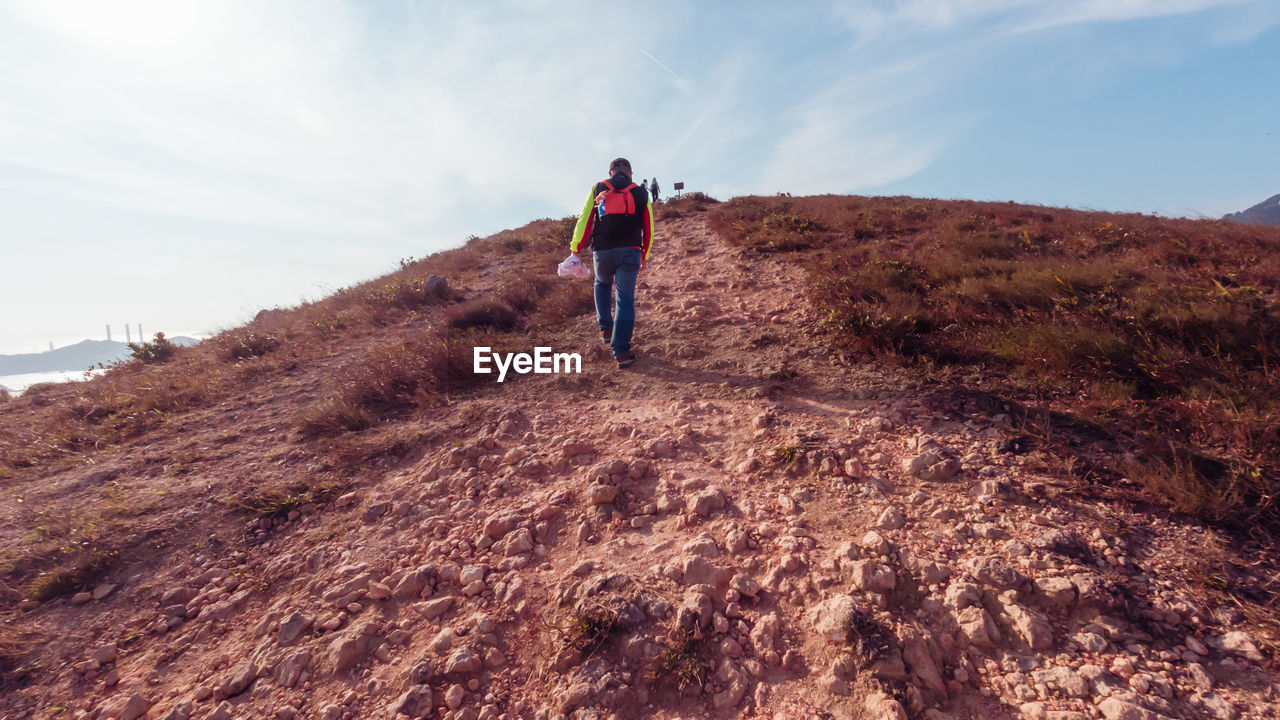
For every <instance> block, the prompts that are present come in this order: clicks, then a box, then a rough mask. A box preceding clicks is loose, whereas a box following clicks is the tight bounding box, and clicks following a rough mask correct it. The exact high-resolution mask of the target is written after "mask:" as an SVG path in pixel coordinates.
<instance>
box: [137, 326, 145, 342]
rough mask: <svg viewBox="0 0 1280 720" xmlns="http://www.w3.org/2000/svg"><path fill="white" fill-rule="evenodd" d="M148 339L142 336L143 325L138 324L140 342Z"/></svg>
mask: <svg viewBox="0 0 1280 720" xmlns="http://www.w3.org/2000/svg"><path fill="white" fill-rule="evenodd" d="M146 338H147V336H146V335H143V334H142V323H138V342H143V341H145V340H146Z"/></svg>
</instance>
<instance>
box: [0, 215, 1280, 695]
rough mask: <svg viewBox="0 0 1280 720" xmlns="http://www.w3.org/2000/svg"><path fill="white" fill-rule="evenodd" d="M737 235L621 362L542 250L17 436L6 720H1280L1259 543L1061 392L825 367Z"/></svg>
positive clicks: (549, 245) (794, 286)
mask: <svg viewBox="0 0 1280 720" xmlns="http://www.w3.org/2000/svg"><path fill="white" fill-rule="evenodd" d="M735 202H736V201H735ZM867 202H868V203H869V205H868V207H878V206H877V205H875V202H876V201H867ZM740 209H741V206H729V207H717V206H715V205H712V204H710V203H709V202H707V201H703V200H700V199H698V198H689V199H686V200H685V201H683V202H681V203H677V204H671V205H668V206H666V207H665V208H664V209H663V213H664V215H665V217H664V218H663V219H662V222H661V224H660V230H659V234H658V237H657V240H656V244H655V247H656V249H655V261H654V263H653V265H652V266H651V268H650V269H649V270H647V271H646V272H645V273H644V274H643V275H642V278H641V288H640V290H639V292H638V296H639V305H640V316H639V324H638V328H637V345H638V349H639V352H640V357H641V359H640V361H639V362H638V363H637V364H636V365H635V366H634V367H633V368H632V369H631V370H628V371H619V370H617V368H616V367H614V365H613V363H612V362H611V359H610V358H609V356H608V353H607V350H606V349H605V348H604V347H603V346H601V345H600V344H599V340H598V335H597V333H596V332H595V329H594V325H593V323H592V321H591V316H590V314H589V312H588V309H589V307H590V305H589V302H590V301H589V299H588V294H587V293H588V292H589V284H588V283H586V282H584V281H570V280H565V279H550V278H547V277H546V274H547V273H549V272H550V268H552V267H554V262H555V261H556V260H558V259H559V257H558V256H559V255H560V254H562V253H563V249H562V248H563V247H564V245H565V243H566V238H565V235H566V233H567V230H568V225H567V223H564V222H555V221H540V222H538V223H534V224H532V225H530V226H528V227H526V228H522V229H520V230H517V231H507V232H505V233H500V234H499V235H497V236H494V237H492V238H486V239H483V240H476V241H473V242H472V243H471V244H470V245H469V246H468V247H467V248H463V249H462V250H459V251H451V252H449V253H444V254H441V255H439V256H434V257H432V258H428V259H425V260H420V261H405V262H404V263H403V268H402V270H401V271H400V272H398V273H396V274H393V275H391V276H388V277H387V278H382V279H380V280H378V281H374V282H372V283H369V284H367V285H365V286H361V287H357V288H351V289H347V290H344V291H342V292H340V293H339V294H338V295H337V296H335V297H334V298H330V299H328V300H326V301H323V302H321V303H317V304H313V305H308V306H305V307H302V308H297V309H294V310H288V311H273V312H269V313H264V314H263V315H261V316H260V317H259V318H258V319H256V320H255V321H254V322H253V323H251V324H250V325H249V326H247V327H245V328H241V329H237V330H235V331H231V332H229V333H226V334H224V335H223V336H220V337H218V338H214V339H213V340H211V341H208V342H206V343H204V344H203V345H202V346H200V347H197V348H191V349H186V350H183V351H181V352H180V353H179V355H178V356H177V357H176V358H175V359H174V360H173V361H171V362H170V363H169V364H167V365H164V366H141V365H133V366H128V367H125V368H121V369H119V370H116V371H113V372H111V373H108V374H107V375H106V376H105V377H103V378H99V379H95V380H93V381H90V382H89V383H86V384H84V385H77V386H60V387H51V388H44V389H42V390H41V392H38V393H36V394H34V395H32V396H30V397H25V396H24V397H22V398H18V399H14V400H10V401H8V402H7V403H5V404H4V405H0V425H2V426H3V428H4V430H5V433H4V436H3V440H2V441H0V461H3V462H2V463H0V469H2V470H0V483H2V487H3V489H4V495H3V499H2V500H0V502H2V505H0V508H2V509H0V513H2V515H0V546H2V547H3V548H4V550H5V566H4V581H5V582H6V583H7V585H5V586H3V587H0V595H2V596H3V598H2V599H0V602H2V603H3V608H4V614H5V635H4V636H3V637H0V641H2V642H3V646H4V648H3V649H4V653H3V659H4V661H5V665H4V667H3V670H4V672H5V682H6V686H7V687H6V691H5V693H4V694H3V700H2V701H0V703H2V705H0V714H2V715H3V716H4V717H14V718H24V717H41V718H45V717H82V718H100V717H122V718H127V719H128V720H133V719H134V718H137V717H142V716H143V715H144V714H145V715H146V716H147V717H152V718H174V719H177V718H186V717H190V718H206V717H212V718H222V719H229V718H248V717H278V718H285V719H287V718H290V717H295V716H296V717H301V718H324V719H325V720H338V719H339V718H364V717H395V716H396V714H397V713H400V714H402V715H405V716H410V717H450V718H456V719H461V718H469V719H471V720H476V719H481V720H492V719H494V718H500V717H507V718H517V717H518V718H538V719H539V720H545V719H546V718H551V717H560V716H566V717H575V718H588V717H593V718H594V717H623V718H633V717H653V718H676V717H739V716H744V715H749V716H760V717H772V718H822V717H855V718H863V717H865V718H896V717H904V716H909V717H927V718H931V720H937V719H938V718H946V717H953V718H961V717H965V718H967V717H983V718H1001V717H1010V718H1014V717H1027V718H1041V717H1044V718H1049V717H1052V718H1060V719H1065V718H1075V717H1107V718H1121V717H1123V718H1130V717H1132V718H1160V717H1183V718H1201V717H1213V718H1231V717H1273V716H1275V714H1276V712H1277V711H1280V694H1278V693H1280V687H1277V686H1276V684H1275V677H1276V674H1275V673H1276V669H1277V666H1276V657H1275V655H1274V650H1275V647H1276V643H1277V641H1278V640H1280V638H1277V635H1276V634H1275V628H1276V625H1275V610H1274V599H1275V592H1276V582H1277V581H1276V567H1275V564H1274V563H1275V559H1274V554H1270V555H1269V554H1268V552H1269V549H1270V548H1272V547H1273V546H1271V545H1268V544H1266V542H1267V539H1266V538H1260V539H1259V540H1258V541H1257V542H1250V541H1248V539H1247V537H1245V536H1243V535H1241V534H1238V533H1236V534H1233V532H1234V531H1232V530H1231V528H1228V527H1225V526H1215V525H1207V524H1205V523H1204V522H1203V521H1200V520H1197V519H1195V518H1194V517H1191V516H1184V515H1178V514H1174V513H1172V512H1170V511H1167V510H1164V509H1162V508H1161V507H1160V506H1159V505H1157V504H1153V503H1151V502H1148V501H1147V498H1145V497H1144V496H1143V495H1142V494H1141V492H1140V488H1139V487H1138V486H1137V485H1136V484H1134V483H1132V482H1128V481H1126V480H1123V479H1111V480H1108V481H1107V482H1105V483H1104V482H1099V481H1098V479H1097V477H1098V476H1097V475H1096V474H1095V475H1089V474H1081V473H1076V472H1073V470H1078V469H1079V467H1080V464H1081V463H1082V462H1083V460H1082V459H1084V458H1088V459H1089V461H1090V462H1092V463H1093V466H1094V467H1099V468H1100V467H1102V466H1104V465H1108V466H1114V467H1121V466H1122V463H1123V460H1124V455H1125V453H1126V452H1132V450H1133V448H1132V447H1125V446H1124V445H1123V444H1122V443H1121V441H1120V440H1118V439H1117V438H1115V437H1111V436H1107V435H1106V434H1105V433H1102V434H1099V433H1096V432H1095V431H1094V430H1092V429H1091V428H1090V426H1088V425H1087V424H1085V423H1079V422H1068V421H1067V420H1065V419H1063V417H1062V415H1061V413H1060V412H1058V408H1056V407H1055V406H1054V405H1053V401H1052V400H1045V401H1044V403H1045V404H1044V405H1043V407H1041V406H1033V405H1031V404H1024V403H1023V402H1020V400H1019V399H1018V398H1015V397H1012V396H1009V397H1007V398H1006V397H1001V396H1000V395H997V394H994V393H990V392H987V393H984V392H980V391H979V390H980V386H981V385H982V383H983V378H981V377H978V375H979V374H980V373H976V372H972V371H970V370H963V369H962V371H961V372H960V374H959V380H957V379H955V378H946V377H944V375H945V374H944V373H941V372H936V373H932V374H931V373H930V372H923V373H922V372H920V369H919V368H918V367H912V366H910V365H909V364H906V365H904V364H902V363H901V362H896V361H894V360H893V358H885V357H877V356H872V355H859V354H857V353H854V352H852V351H850V350H848V349H845V348H839V347H836V346H834V345H833V344H832V339H831V336H830V335H829V334H828V331H826V330H824V329H823V328H824V325H823V321H824V320H827V319H829V315H830V312H831V308H829V307H825V306H821V305H817V304H815V303H814V301H813V297H814V296H813V295H812V294H811V293H809V292H806V291H805V288H806V287H809V283H810V275H809V273H810V269H809V268H808V266H807V265H805V264H804V263H802V262H800V261H798V260H796V259H795V257H793V256H790V255H788V254H787V252H785V251H782V250H779V248H777V247H764V249H763V250H762V246H761V244H760V243H754V244H753V243H752V242H751V241H750V237H754V236H751V234H750V222H749V221H746V220H744V221H743V222H742V224H741V225H738V226H737V227H736V229H735V228H734V227H732V225H733V222H734V215H733V213H734V212H737V211H738V210H740ZM793 210H794V208H793ZM717 212H718V213H720V214H719V215H718V216H715V217H712V218H710V220H711V222H709V217H708V216H709V214H712V215H714V214H715V213H717ZM726 213H728V214H726ZM791 214H792V215H793V216H794V215H795V213H794V212H792V213H791ZM765 215H766V216H768V215H767V213H766V214H765ZM774 216H776V213H775V215H774ZM769 217H773V216H769ZM739 219H741V218H739ZM726 220H727V221H728V224H729V225H730V226H731V227H729V228H728V230H725V229H724V226H725V224H726ZM761 222H763V221H761ZM777 222H778V221H776V220H775V221H774V228H775V229H776V226H777ZM802 224H803V223H802ZM716 227H720V228H721V231H717V230H716V229H714V228H716ZM735 232H736V233H737V234H738V235H742V234H743V233H746V235H747V236H748V237H747V240H746V241H745V243H744V240H743V238H742V237H738V239H737V240H734V241H731V240H730V238H731V237H733V236H735ZM876 232H877V233H878V234H877V235H875V236H874V237H873V238H870V239H873V240H877V241H879V240H883V241H884V242H886V243H887V242H889V241H890V240H892V238H893V237H895V236H896V235H895V234H894V233H890V232H888V231H886V230H880V231H876ZM756 239H757V240H760V239H761V238H759V237H757V238H756ZM774 239H775V240H776V239H777V238H776V237H774ZM433 275H438V276H442V277H444V278H446V279H447V282H448V287H445V286H444V285H442V284H441V282H440V281H439V280H433V279H432V276H433ZM476 344H483V345H490V346H492V347H495V348H496V349H502V350H517V351H525V352H529V351H532V348H533V347H535V346H546V347H551V348H553V349H554V350H556V351H559V352H579V353H581V355H582V360H583V363H582V366H583V367H582V369H583V372H582V374H580V375H572V374H566V375H535V374H530V375H521V376H518V377H514V378H511V379H508V380H507V381H506V382H503V383H501V384H498V383H496V382H494V381H493V378H491V377H485V378H476V377H474V376H472V375H471V374H470V372H469V365H470V360H471V352H472V350H471V348H472V347H474V346H475V345H476ZM997 374H998V373H997ZM966 382H968V384H967V385H966ZM1031 400H1034V398H1029V399H1026V403H1030V402H1031ZM1064 448H1069V449H1071V450H1072V452H1073V454H1070V455H1068V454H1065V453H1066V450H1064ZM1069 458H1075V459H1074V460H1070V459H1069Z"/></svg>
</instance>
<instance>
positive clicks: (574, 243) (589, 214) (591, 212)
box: [569, 185, 596, 254]
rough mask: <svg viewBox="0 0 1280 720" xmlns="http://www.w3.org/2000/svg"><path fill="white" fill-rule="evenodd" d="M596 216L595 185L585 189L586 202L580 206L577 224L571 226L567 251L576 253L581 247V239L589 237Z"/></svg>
mask: <svg viewBox="0 0 1280 720" xmlns="http://www.w3.org/2000/svg"><path fill="white" fill-rule="evenodd" d="M595 217H596V186H595V185H592V186H591V189H590V190H588V191H587V204H586V205H584V206H582V214H580V215H578V224H577V225H575V226H574V227H573V240H571V241H569V252H571V253H575V254H576V253H577V252H579V251H580V250H581V249H582V241H583V240H584V239H586V238H589V237H591V226H592V224H593V223H594V221H595Z"/></svg>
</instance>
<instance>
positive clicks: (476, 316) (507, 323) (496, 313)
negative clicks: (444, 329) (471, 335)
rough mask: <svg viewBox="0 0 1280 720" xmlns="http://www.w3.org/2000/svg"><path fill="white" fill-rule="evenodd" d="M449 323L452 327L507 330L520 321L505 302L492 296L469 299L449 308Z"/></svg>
mask: <svg viewBox="0 0 1280 720" xmlns="http://www.w3.org/2000/svg"><path fill="white" fill-rule="evenodd" d="M448 316H449V325H450V327H454V328H493V329H495V330H501V331H504V332H505V331H509V330H512V329H514V328H515V327H516V325H517V324H519V322H520V316H519V315H517V314H516V312H515V311H514V310H512V309H511V308H510V307H508V306H507V305H506V304H505V303H503V302H500V301H498V300H494V299H492V298H477V299H475V300H469V301H467V302H465V303H463V304H461V305H459V306H457V307H455V308H452V309H450V310H449V315H448Z"/></svg>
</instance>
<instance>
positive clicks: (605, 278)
mask: <svg viewBox="0 0 1280 720" xmlns="http://www.w3.org/2000/svg"><path fill="white" fill-rule="evenodd" d="M652 241H653V208H652V207H651V206H650V203H649V193H647V192H646V191H645V189H644V186H643V185H637V184H635V183H634V182H632V180H631V162H630V161H628V160H627V159H626V158H617V159H616V160H614V161H613V162H611V163H609V179H608V180H602V181H601V182H598V183H596V184H595V185H592V186H591V191H590V192H589V193H588V194H587V204H586V205H585V206H583V208H582V214H581V215H579V216H578V224H577V226H575V227H574V229H573V240H571V241H570V242H569V251H570V252H572V253H573V254H574V255H577V254H578V253H579V252H581V250H582V248H583V246H584V242H585V245H587V246H590V247H591V258H592V261H593V262H594V264H595V271H596V286H595V292H596V325H598V326H599V328H600V337H601V339H603V340H604V341H605V342H606V343H608V344H609V346H610V348H611V349H612V350H613V357H614V359H615V360H617V361H618V367H620V368H627V367H631V366H632V365H633V364H634V363H635V361H636V354H635V351H633V350H632V349H631V335H632V333H633V331H634V330H635V325H636V304H635V300H636V278H637V277H638V276H639V274H640V271H641V270H643V269H644V267H645V265H646V264H647V263H648V261H649V246H650V243H651V242H652ZM615 286H616V288H615ZM615 292H616V295H617V300H616V306H615V302H614V295H615Z"/></svg>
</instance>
